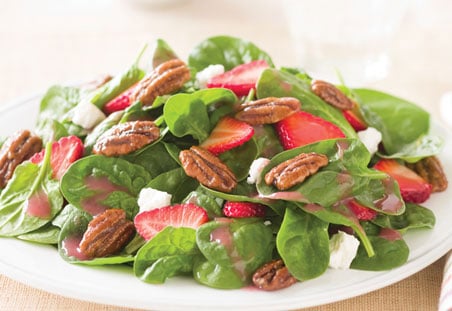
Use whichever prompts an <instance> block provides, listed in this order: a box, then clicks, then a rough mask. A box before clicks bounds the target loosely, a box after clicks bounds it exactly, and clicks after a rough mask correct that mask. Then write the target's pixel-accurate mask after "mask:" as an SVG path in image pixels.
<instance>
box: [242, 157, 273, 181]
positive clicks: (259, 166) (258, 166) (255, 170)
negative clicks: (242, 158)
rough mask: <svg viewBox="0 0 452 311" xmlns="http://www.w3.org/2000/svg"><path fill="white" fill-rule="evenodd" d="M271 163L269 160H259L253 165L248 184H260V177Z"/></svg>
mask: <svg viewBox="0 0 452 311" xmlns="http://www.w3.org/2000/svg"><path fill="white" fill-rule="evenodd" d="M269 162H270V160H269V159H267V158H257V159H256V160H254V161H253V163H251V166H250V171H249V176H248V178H247V179H246V182H247V183H249V184H254V183H258V182H259V181H260V175H261V172H262V170H263V169H264V168H265V166H267V164H268V163H269Z"/></svg>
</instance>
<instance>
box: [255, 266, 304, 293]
mask: <svg viewBox="0 0 452 311" xmlns="http://www.w3.org/2000/svg"><path fill="white" fill-rule="evenodd" d="M252 280H253V284H254V285H255V286H256V287H257V288H260V289H263V290H266V291H274V290H278V289H283V288H286V287H289V286H291V285H293V284H295V283H296V282H297V279H296V278H295V277H294V276H292V274H290V272H289V270H288V269H287V267H286V265H285V264H284V262H283V261H282V259H278V260H273V261H270V262H268V263H266V264H264V265H263V266H262V267H260V268H259V269H257V270H256V272H254V274H253V279H252Z"/></svg>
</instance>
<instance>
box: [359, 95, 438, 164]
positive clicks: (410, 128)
mask: <svg viewBox="0 0 452 311" xmlns="http://www.w3.org/2000/svg"><path fill="white" fill-rule="evenodd" d="M353 92H354V94H355V95H356V96H357V99H358V101H359V103H360V109H361V112H362V114H363V116H364V118H365V121H366V123H367V124H368V125H369V126H372V127H374V128H376V129H377V130H379V131H380V132H381V133H382V136H383V139H382V142H383V146H384V149H385V153H386V154H388V155H393V154H398V155H397V156H399V157H403V158H404V159H405V158H406V159H407V160H410V158H417V157H419V155H421V156H425V155H431V154H436V153H438V151H439V148H440V147H441V146H440V145H441V144H440V143H439V140H438V139H437V138H429V137H428V136H427V137H425V135H427V134H428V132H429V128H430V116H429V114H428V112H427V111H425V110H423V109H422V108H420V107H419V106H416V105H415V104H413V103H411V102H409V101H406V100H404V99H401V98H398V97H395V96H392V95H390V94H387V93H383V92H379V91H375V90H370V89H354V90H353ZM432 142H433V143H432Z"/></svg>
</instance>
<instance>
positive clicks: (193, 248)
mask: <svg viewBox="0 0 452 311" xmlns="http://www.w3.org/2000/svg"><path fill="white" fill-rule="evenodd" d="M199 254H200V252H199V250H198V246H197V245H196V231H195V230H194V229H192V228H183V227H181V228H173V227H167V228H165V229H163V230H162V231H161V232H159V233H158V234H157V235H156V236H154V237H153V238H152V239H151V240H149V241H148V242H147V243H146V244H145V245H144V246H143V247H142V248H140V250H139V251H138V253H137V255H136V259H135V263H134V265H133V269H134V273H135V276H136V277H138V278H139V279H140V280H142V281H144V282H147V283H154V284H155V283H157V284H158V283H164V282H165V280H166V279H167V278H170V277H172V276H175V275H180V274H187V273H189V272H191V271H192V269H193V260H194V258H195V256H198V255H199Z"/></svg>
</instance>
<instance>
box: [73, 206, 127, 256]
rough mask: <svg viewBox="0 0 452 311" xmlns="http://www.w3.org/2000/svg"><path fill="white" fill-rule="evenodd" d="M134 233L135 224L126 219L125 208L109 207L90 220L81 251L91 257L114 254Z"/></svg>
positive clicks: (81, 244)
mask: <svg viewBox="0 0 452 311" xmlns="http://www.w3.org/2000/svg"><path fill="white" fill-rule="evenodd" d="M134 234H135V226H134V224H133V222H132V221H130V220H127V219H126V212H125V211H124V210H123V209H120V208H111V209H107V210H106V211H105V212H103V213H101V214H99V215H97V216H96V217H94V218H93V219H92V220H91V221H90V222H89V224H88V228H87V230H86V231H85V233H84V234H83V238H82V241H81V242H80V251H81V252H82V253H83V254H84V255H86V256H88V257H89V258H99V257H106V256H109V255H113V254H116V253H118V252H119V251H120V250H121V249H122V248H123V247H124V246H125V245H126V244H127V243H129V242H130V240H131V239H132V238H133V235H134Z"/></svg>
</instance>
